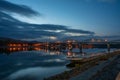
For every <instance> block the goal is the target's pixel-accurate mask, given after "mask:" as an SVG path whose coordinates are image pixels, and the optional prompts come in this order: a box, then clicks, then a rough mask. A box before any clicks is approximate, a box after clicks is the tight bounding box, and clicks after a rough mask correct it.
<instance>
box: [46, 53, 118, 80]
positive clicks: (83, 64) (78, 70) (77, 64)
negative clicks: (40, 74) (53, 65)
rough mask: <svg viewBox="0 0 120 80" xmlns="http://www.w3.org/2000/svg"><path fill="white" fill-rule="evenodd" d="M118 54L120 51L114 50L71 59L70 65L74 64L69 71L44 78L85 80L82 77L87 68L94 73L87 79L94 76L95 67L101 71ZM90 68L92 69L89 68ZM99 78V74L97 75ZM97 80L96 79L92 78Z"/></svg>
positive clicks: (51, 79)
mask: <svg viewBox="0 0 120 80" xmlns="http://www.w3.org/2000/svg"><path fill="white" fill-rule="evenodd" d="M119 55H120V51H115V52H111V53H105V54H102V55H99V56H93V57H89V58H84V59H81V60H73V61H71V65H73V66H74V68H72V69H71V70H69V71H64V72H63V73H61V74H57V75H55V76H51V77H48V78H46V79H44V80H78V79H79V80H86V79H84V78H85V77H86V76H87V75H88V74H85V73H84V72H86V71H87V70H88V72H91V71H92V70H93V71H92V72H94V74H92V75H90V76H89V78H88V80H89V79H91V80H93V78H92V77H94V76H96V77H97V73H98V71H94V70H95V69H96V68H97V69H98V70H99V71H101V70H102V69H103V68H104V67H106V66H108V65H109V64H111V63H112V62H113V63H114V59H115V58H116V57H117V56H119ZM100 66H101V67H100ZM90 69H92V70H90ZM95 72H96V73H95ZM81 76H84V78H81ZM98 78H99V76H98ZM94 80H98V79H96V78H95V79H94Z"/></svg>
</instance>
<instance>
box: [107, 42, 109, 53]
mask: <svg viewBox="0 0 120 80" xmlns="http://www.w3.org/2000/svg"><path fill="white" fill-rule="evenodd" d="M107 51H108V53H110V43H107Z"/></svg>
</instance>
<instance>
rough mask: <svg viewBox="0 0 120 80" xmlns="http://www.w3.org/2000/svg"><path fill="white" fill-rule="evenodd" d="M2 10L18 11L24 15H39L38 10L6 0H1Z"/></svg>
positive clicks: (0, 6) (8, 11)
mask: <svg viewBox="0 0 120 80" xmlns="http://www.w3.org/2000/svg"><path fill="white" fill-rule="evenodd" d="M0 10H1V11H4V12H7V13H16V14H20V15H23V16H35V15H39V13H38V12H36V11H34V10H32V9H31V8H29V7H27V6H25V5H18V4H14V3H10V2H8V1H6V0H0Z"/></svg>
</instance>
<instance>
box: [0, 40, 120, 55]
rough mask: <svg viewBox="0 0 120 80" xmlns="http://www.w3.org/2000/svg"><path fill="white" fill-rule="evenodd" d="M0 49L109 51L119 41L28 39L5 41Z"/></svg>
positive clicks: (115, 46) (119, 44) (117, 46)
mask: <svg viewBox="0 0 120 80" xmlns="http://www.w3.org/2000/svg"><path fill="white" fill-rule="evenodd" d="M0 45H1V46H0V51H4V50H7V51H22V50H23V51H27V50H50V51H64V50H68V51H72V50H73V49H74V48H77V49H79V52H80V53H83V49H90V48H106V49H107V50H108V52H110V48H120V42H119V41H107V40H95V39H91V41H75V40H66V41H54V42H48V41H46V42H28V41H19V40H18V41H15V40H12V41H10V40H9V41H6V42H1V43H0Z"/></svg>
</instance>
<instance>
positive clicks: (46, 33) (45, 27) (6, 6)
mask: <svg viewBox="0 0 120 80" xmlns="http://www.w3.org/2000/svg"><path fill="white" fill-rule="evenodd" d="M6 12H7V13H6ZM11 13H17V14H20V15H24V16H31V15H36V14H38V13H36V12H35V11H34V10H32V9H30V8H27V7H25V6H22V5H16V4H13V3H10V2H8V1H5V0H0V34H1V35H0V37H9V38H15V39H22V40H38V41H45V40H48V39H49V38H50V37H51V36H52V37H53V36H54V37H53V38H54V39H59V40H61V39H63V38H64V39H65V38H67V37H70V36H71V37H73V36H88V35H94V34H95V33H94V32H91V31H85V30H80V29H70V28H69V26H64V25H54V24H30V23H27V22H22V21H19V20H18V19H16V18H14V17H12V16H11ZM51 39H52V38H51Z"/></svg>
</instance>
